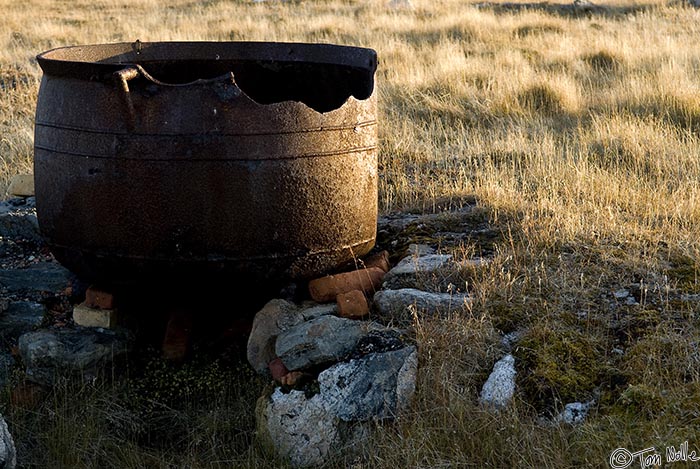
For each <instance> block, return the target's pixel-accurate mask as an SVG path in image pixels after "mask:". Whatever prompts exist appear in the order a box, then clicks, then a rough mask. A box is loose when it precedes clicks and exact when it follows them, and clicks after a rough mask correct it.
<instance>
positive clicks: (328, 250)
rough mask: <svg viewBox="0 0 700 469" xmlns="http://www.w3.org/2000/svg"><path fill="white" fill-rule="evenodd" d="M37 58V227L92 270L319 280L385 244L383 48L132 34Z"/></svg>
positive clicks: (61, 255) (79, 267) (97, 275)
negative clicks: (379, 84) (381, 206)
mask: <svg viewBox="0 0 700 469" xmlns="http://www.w3.org/2000/svg"><path fill="white" fill-rule="evenodd" d="M37 59H38V61H39V65H40V66H41V68H42V69H43V71H44V76H43V79H42V82H41V88H40V91H39V100H38V104H37V111H36V128H35V140H34V145H35V149H34V151H35V157H34V165H35V168H34V170H35V179H36V198H37V201H36V203H37V211H38V217H39V223H40V228H41V231H42V233H43V235H44V236H45V238H46V240H47V241H48V243H49V245H50V247H51V249H52V251H53V253H54V255H55V256H56V258H57V259H58V260H59V261H60V262H61V263H63V264H64V265H65V266H67V267H68V268H69V269H71V270H73V271H74V272H75V273H77V274H78V275H79V276H81V277H83V278H84V279H86V280H89V281H104V282H115V283H121V282H128V281H131V280H138V279H143V278H144V277H149V276H153V275H168V276H182V275H185V276H188V277H195V276H201V275H203V274H208V273H216V274H217V275H218V274H220V273H222V272H228V273H233V274H243V275H245V276H247V277H248V278H251V279H257V280H259V279H265V278H270V279H280V278H287V277H288V278H294V279H299V278H308V277H311V276H315V275H319V274H322V273H324V272H326V271H328V270H330V269H333V268H335V267H337V266H339V265H340V264H342V263H344V262H347V261H349V260H350V259H352V258H353V256H360V255H362V254H364V253H366V252H367V251H369V250H370V249H371V248H372V246H373V245H374V241H375V235H376V218H377V155H376V145H377V130H376V99H375V95H374V94H373V89H374V72H375V70H376V65H377V59H376V54H375V52H374V51H373V50H370V49H363V48H356V47H344V46H335V45H325V44H292V43H255V42H240V43H209V42H195V43H192V42H189V43H141V42H138V41H137V42H136V43H134V44H127V43H125V44H109V45H91V46H80V47H66V48H60V49H54V50H51V51H48V52H45V53H43V54H41V55H39V56H38V57H37Z"/></svg>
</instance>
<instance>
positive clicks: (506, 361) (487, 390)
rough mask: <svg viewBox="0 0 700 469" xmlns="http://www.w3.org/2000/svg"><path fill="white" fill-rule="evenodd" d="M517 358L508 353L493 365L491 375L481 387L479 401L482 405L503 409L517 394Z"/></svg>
mask: <svg viewBox="0 0 700 469" xmlns="http://www.w3.org/2000/svg"><path fill="white" fill-rule="evenodd" d="M515 375H516V371H515V358H514V357H513V355H506V356H505V357H503V358H501V359H500V360H499V361H497V362H496V364H495V365H494V366H493V371H492V372H491V375H490V376H489V378H488V379H487V380H486V382H485V383H484V386H483V387H482V388H481V395H480V397H479V402H480V403H481V404H482V405H486V406H490V407H494V408H496V409H502V408H504V407H506V406H507V405H508V404H509V403H510V401H511V399H512V398H513V394H515Z"/></svg>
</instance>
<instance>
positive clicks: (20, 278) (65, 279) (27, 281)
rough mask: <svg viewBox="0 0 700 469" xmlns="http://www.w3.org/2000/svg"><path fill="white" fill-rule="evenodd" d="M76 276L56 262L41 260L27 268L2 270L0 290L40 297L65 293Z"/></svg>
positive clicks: (0, 272) (0, 271)
mask: <svg viewBox="0 0 700 469" xmlns="http://www.w3.org/2000/svg"><path fill="white" fill-rule="evenodd" d="M73 280H74V276H73V274H72V273H71V272H70V271H69V270H68V269H66V268H64V267H62V266H61V265H59V264H57V263H55V262H39V263H38V264H34V265H32V266H30V267H27V268H25V269H5V270H0V290H5V291H6V292H7V293H8V294H10V295H23V296H27V297H29V298H31V299H39V298H41V297H42V296H43V295H44V294H47V293H48V294H53V295H57V294H63V293H64V292H65V291H66V290H67V289H68V288H69V287H70V286H71V285H72V284H73Z"/></svg>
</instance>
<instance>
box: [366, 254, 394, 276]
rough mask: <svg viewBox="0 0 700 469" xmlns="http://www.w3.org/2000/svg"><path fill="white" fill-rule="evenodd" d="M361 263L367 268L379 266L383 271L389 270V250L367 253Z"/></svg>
mask: <svg viewBox="0 0 700 469" xmlns="http://www.w3.org/2000/svg"><path fill="white" fill-rule="evenodd" d="M362 263H363V264H364V265H365V268H367V269H369V268H371V267H379V268H380V269H382V270H383V271H384V272H389V269H391V263H390V262H389V252H387V251H381V252H377V253H375V254H372V255H369V256H367V257H365V258H364V259H362Z"/></svg>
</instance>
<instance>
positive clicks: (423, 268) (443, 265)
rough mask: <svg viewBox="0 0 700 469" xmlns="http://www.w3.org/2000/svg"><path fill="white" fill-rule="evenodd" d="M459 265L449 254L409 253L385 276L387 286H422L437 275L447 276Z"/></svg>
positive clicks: (385, 285)
mask: <svg viewBox="0 0 700 469" xmlns="http://www.w3.org/2000/svg"><path fill="white" fill-rule="evenodd" d="M457 268H458V266H457V265H456V264H455V263H454V262H453V261H452V256H451V255H449V254H429V255H426V256H420V257H419V256H415V255H409V256H407V257H404V258H403V259H401V260H400V261H399V263H398V264H396V266H395V267H394V268H393V269H391V270H390V271H389V272H387V274H386V276H385V277H384V287H385V288H404V287H420V286H422V284H424V283H426V282H427V281H429V280H431V279H432V278H433V277H435V276H439V277H447V276H449V275H451V274H453V273H454V272H456V270H457Z"/></svg>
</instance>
